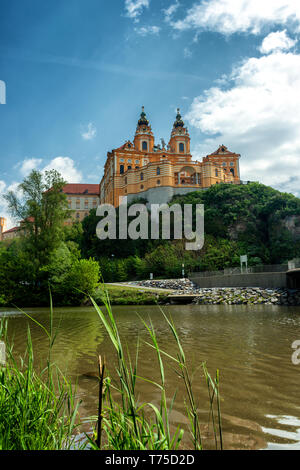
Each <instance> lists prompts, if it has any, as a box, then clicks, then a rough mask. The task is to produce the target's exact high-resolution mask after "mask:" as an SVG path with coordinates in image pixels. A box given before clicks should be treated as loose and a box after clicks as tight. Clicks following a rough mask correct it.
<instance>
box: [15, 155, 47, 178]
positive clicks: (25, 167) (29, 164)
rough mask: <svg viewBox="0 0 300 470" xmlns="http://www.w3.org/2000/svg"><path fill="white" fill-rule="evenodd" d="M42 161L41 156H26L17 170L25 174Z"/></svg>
mask: <svg viewBox="0 0 300 470" xmlns="http://www.w3.org/2000/svg"><path fill="white" fill-rule="evenodd" d="M41 163H42V159H41V158H27V159H25V160H23V162H21V164H20V165H18V166H19V171H20V173H21V175H22V176H27V175H29V173H30V172H31V171H32V170H35V169H37V168H38V167H39V165H40V164H41Z"/></svg>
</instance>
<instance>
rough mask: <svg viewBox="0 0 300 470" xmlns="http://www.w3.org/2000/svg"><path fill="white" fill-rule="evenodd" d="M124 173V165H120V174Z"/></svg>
mask: <svg viewBox="0 0 300 470" xmlns="http://www.w3.org/2000/svg"><path fill="white" fill-rule="evenodd" d="M123 173H124V165H120V175H122V174H123Z"/></svg>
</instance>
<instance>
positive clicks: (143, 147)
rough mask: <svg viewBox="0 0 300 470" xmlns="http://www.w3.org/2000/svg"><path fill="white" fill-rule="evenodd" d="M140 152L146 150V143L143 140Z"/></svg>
mask: <svg viewBox="0 0 300 470" xmlns="http://www.w3.org/2000/svg"><path fill="white" fill-rule="evenodd" d="M142 150H146V151H147V150H148V142H146V141H145V140H144V141H143V142H142Z"/></svg>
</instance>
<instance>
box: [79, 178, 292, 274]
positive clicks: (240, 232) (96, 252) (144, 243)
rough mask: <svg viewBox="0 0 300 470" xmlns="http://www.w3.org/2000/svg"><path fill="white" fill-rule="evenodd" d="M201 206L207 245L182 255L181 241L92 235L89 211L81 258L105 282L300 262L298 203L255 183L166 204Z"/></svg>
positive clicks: (216, 187)
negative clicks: (93, 263) (243, 259)
mask: <svg viewBox="0 0 300 470" xmlns="http://www.w3.org/2000/svg"><path fill="white" fill-rule="evenodd" d="M175 203H177V204H181V205H183V204H194V205H196V204H204V208H205V243H204V247H203V249H202V250H200V251H198V252H192V251H186V250H185V249H184V243H183V241H181V240H173V241H168V240H155V241H151V240H137V241H134V240H119V241H118V243H116V242H114V241H110V240H105V241H100V240H98V239H97V237H96V235H95V231H96V225H97V222H98V220H99V218H98V217H96V214H95V211H91V213H90V216H88V217H87V218H86V219H85V220H84V221H83V233H82V236H81V239H80V246H81V250H82V255H83V256H85V257H89V256H93V257H94V258H96V259H97V260H99V262H100V266H101V270H102V274H103V276H104V279H105V280H106V281H107V282H111V281H118V280H119V281H122V280H128V279H137V278H138V279H143V278H144V279H145V278H149V274H150V273H154V275H155V276H160V277H180V276H181V271H182V264H184V265H185V272H187V271H191V270H193V269H197V270H218V269H223V268H225V267H231V266H238V265H239V263H240V255H241V254H248V258H249V265H250V266H251V265H258V264H279V263H284V262H286V261H287V260H289V259H292V258H295V257H300V199H299V198H297V197H295V196H293V195H291V194H287V193H281V192H279V191H277V190H275V189H273V188H271V187H268V186H264V185H262V184H259V183H249V184H247V185H228V184H220V185H214V186H212V187H211V188H209V189H208V190H206V191H196V192H193V193H190V194H188V195H185V196H176V197H174V198H173V199H172V201H171V202H170V204H175Z"/></svg>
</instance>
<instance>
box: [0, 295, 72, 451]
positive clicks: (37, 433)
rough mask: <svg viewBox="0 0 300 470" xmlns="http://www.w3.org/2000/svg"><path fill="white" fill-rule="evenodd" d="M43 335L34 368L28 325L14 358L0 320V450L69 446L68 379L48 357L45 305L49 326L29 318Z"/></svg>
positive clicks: (52, 337)
mask: <svg viewBox="0 0 300 470" xmlns="http://www.w3.org/2000/svg"><path fill="white" fill-rule="evenodd" d="M23 313H24V314H25V315H27V316H28V317H29V318H31V320H33V321H34V322H35V323H37V324H38V325H39V326H40V327H41V328H42V329H43V330H44V332H45V334H46V335H47V337H48V340H49V351H48V357H47V361H46V364H45V367H44V368H43V369H42V370H41V371H39V372H38V371H37V370H36V367H35V364H34V352H33V346H32V339H31V333H30V328H29V326H28V329H27V344H26V352H25V355H24V357H21V358H18V359H17V358H16V357H15V355H14V352H13V347H12V344H11V342H10V341H9V339H8V334H7V322H6V321H3V320H2V321H1V322H0V339H2V340H3V341H4V342H5V344H6V356H7V357H6V363H5V364H4V365H2V366H0V449H1V450H60V449H70V448H73V447H75V430H76V427H77V425H78V424H76V422H75V421H76V417H77V414H78V413H77V412H78V405H79V403H77V404H76V403H75V399H74V391H73V388H72V386H71V383H70V382H69V381H68V380H67V379H66V377H65V376H64V375H63V374H62V372H61V371H60V370H59V368H58V367H57V366H56V365H55V364H54V363H53V362H52V360H51V352H52V348H53V345H54V342H55V338H56V334H57V330H56V331H54V329H53V308H52V302H51V306H50V329H49V331H48V330H46V329H45V328H44V327H43V326H42V325H41V324H40V323H38V322H37V321H36V320H35V319H34V318H32V317H30V316H29V315H28V314H27V313H25V312H23Z"/></svg>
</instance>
